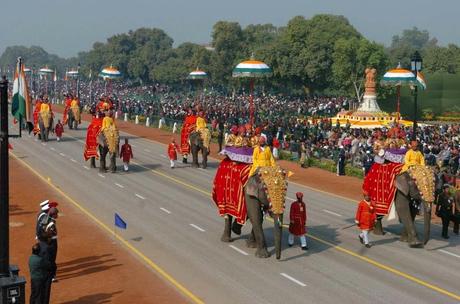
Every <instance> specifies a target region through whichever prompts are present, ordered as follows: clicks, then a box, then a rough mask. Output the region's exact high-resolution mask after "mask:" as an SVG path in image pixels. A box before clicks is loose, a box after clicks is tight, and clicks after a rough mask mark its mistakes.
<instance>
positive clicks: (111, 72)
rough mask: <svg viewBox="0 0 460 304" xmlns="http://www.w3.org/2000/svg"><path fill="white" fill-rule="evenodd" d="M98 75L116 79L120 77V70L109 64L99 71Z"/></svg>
mask: <svg viewBox="0 0 460 304" xmlns="http://www.w3.org/2000/svg"><path fill="white" fill-rule="evenodd" d="M99 77H102V78H104V79H116V78H120V77H121V72H120V71H119V70H117V69H116V68H114V67H112V66H110V67H107V68H104V69H103V70H102V71H101V72H100V73H99Z"/></svg>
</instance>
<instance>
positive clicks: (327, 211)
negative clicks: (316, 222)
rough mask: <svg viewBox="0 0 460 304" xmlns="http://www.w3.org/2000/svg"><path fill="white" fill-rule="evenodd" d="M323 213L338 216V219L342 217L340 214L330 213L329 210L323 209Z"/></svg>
mask: <svg viewBox="0 0 460 304" xmlns="http://www.w3.org/2000/svg"><path fill="white" fill-rule="evenodd" d="M323 211H324V212H326V213H329V214H332V215H335V216H340V217H341V216H342V215H341V214H338V213H335V212H333V211H330V210H327V209H323Z"/></svg>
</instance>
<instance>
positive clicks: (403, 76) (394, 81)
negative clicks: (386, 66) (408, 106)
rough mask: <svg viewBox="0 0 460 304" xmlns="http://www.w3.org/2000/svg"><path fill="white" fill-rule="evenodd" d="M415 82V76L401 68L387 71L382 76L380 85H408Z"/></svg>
mask: <svg viewBox="0 0 460 304" xmlns="http://www.w3.org/2000/svg"><path fill="white" fill-rule="evenodd" d="M415 82H416V79H415V75H414V74H413V73H412V72H411V71H409V70H406V69H402V68H396V69H392V70H389V71H388V72H386V73H385V75H383V79H382V84H384V85H403V84H408V85H410V84H414V83H415Z"/></svg>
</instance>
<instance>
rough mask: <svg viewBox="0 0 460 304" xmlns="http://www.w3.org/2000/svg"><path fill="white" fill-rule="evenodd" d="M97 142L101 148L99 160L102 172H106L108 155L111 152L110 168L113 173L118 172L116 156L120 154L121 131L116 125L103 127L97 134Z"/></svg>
mask: <svg viewBox="0 0 460 304" xmlns="http://www.w3.org/2000/svg"><path fill="white" fill-rule="evenodd" d="M97 143H98V148H99V161H100V167H99V171H100V172H106V171H107V167H106V161H105V159H106V156H107V154H109V157H110V166H109V169H110V171H111V172H112V173H114V172H116V170H117V165H116V158H117V155H118V148H119V143H120V137H119V132H118V130H117V129H116V127H115V126H114V125H112V126H110V127H107V128H104V129H102V130H101V131H100V132H99V134H98V136H97Z"/></svg>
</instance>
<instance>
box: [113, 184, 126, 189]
mask: <svg viewBox="0 0 460 304" xmlns="http://www.w3.org/2000/svg"><path fill="white" fill-rule="evenodd" d="M115 185H116V186H117V187H118V188H124V187H125V186H123V185H121V184H119V183H115Z"/></svg>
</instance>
